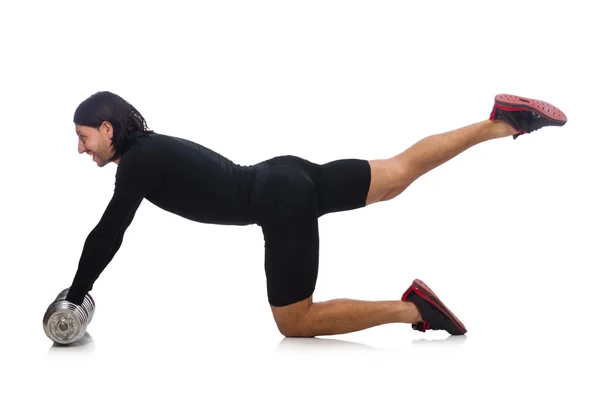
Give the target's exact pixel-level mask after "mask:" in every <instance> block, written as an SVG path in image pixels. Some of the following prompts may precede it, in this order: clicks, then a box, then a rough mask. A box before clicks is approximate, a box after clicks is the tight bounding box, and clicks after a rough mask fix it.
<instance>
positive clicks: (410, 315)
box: [402, 302, 423, 324]
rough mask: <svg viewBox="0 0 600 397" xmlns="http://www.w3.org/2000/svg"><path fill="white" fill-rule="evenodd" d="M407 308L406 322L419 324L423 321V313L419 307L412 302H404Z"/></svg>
mask: <svg viewBox="0 0 600 397" xmlns="http://www.w3.org/2000/svg"><path fill="white" fill-rule="evenodd" d="M402 303H403V304H404V305H405V307H406V320H407V321H406V322H408V323H413V324H414V323H418V322H421V321H423V318H422V317H421V313H419V309H417V305H415V304H414V303H412V302H402Z"/></svg>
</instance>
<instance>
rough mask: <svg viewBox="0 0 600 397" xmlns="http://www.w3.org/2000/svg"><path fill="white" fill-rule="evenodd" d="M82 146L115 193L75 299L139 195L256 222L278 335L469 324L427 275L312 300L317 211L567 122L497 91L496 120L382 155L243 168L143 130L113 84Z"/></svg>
mask: <svg viewBox="0 0 600 397" xmlns="http://www.w3.org/2000/svg"><path fill="white" fill-rule="evenodd" d="M73 121H74V123H75V130H76V132H77V136H78V137H79V142H78V150H79V153H87V154H89V155H91V156H92V159H93V161H95V162H96V164H98V166H99V167H104V166H105V165H106V164H108V163H110V162H114V163H116V164H117V171H116V176H115V188H114V194H113V196H112V199H111V200H110V202H109V203H108V206H107V208H106V210H105V212H104V214H103V215H102V217H101V219H100V221H99V223H98V224H97V226H96V227H95V228H94V229H93V230H92V231H91V232H90V234H89V235H88V237H87V239H86V241H85V244H84V247H83V253H82V255H81V259H80V262H79V266H78V269H77V272H76V274H75V277H74V279H73V282H72V284H71V287H70V289H69V293H68V295H67V298H66V299H67V300H68V301H70V302H72V303H74V304H78V305H80V304H81V303H82V302H83V298H84V296H85V295H86V293H88V292H89V291H91V290H92V287H93V285H94V282H95V281H96V279H97V278H98V276H99V275H100V274H101V272H102V271H103V270H104V268H105V267H106V266H107V265H108V263H109V262H110V261H111V260H112V258H113V257H114V255H115V253H116V252H117V251H118V249H119V247H120V246H121V243H122V241H123V235H124V233H125V230H126V229H127V228H128V227H129V225H130V224H131V222H132V220H133V218H134V215H135V213H136V211H137V209H138V207H139V205H140V204H141V202H142V200H143V199H146V200H148V201H150V202H151V203H153V204H155V205H156V206H158V207H160V208H162V209H164V210H166V211H169V212H172V213H174V214H177V215H179V216H182V217H184V218H187V219H189V220H192V221H196V222H202V223H212V224H220V225H238V226H243V225H254V224H255V225H258V226H260V227H261V228H262V232H263V235H264V240H265V263H264V268H265V273H266V281H267V292H268V301H269V303H270V305H271V310H272V312H273V317H274V319H275V322H276V324H277V327H278V329H279V331H280V332H281V333H282V334H283V335H284V336H288V337H311V336H318V335H334V334H343V333H348V332H354V331H359V330H362V329H366V328H370V327H374V326H377V325H382V324H386V323H395V322H401V323H408V324H412V328H413V329H415V330H417V331H421V332H425V331H427V330H428V329H433V330H435V329H440V330H445V331H447V332H448V333H450V334H452V335H462V334H464V333H466V332H467V330H466V328H465V326H464V325H463V324H462V322H461V321H460V320H459V319H458V318H457V317H456V316H455V315H454V314H453V313H452V312H451V311H450V310H449V309H448V308H447V307H446V306H445V305H444V303H443V302H442V301H441V300H440V299H439V298H438V297H437V296H436V295H435V294H434V293H433V291H432V290H431V289H430V288H429V287H428V286H427V285H426V284H425V283H423V282H422V281H421V280H418V279H417V280H414V281H413V283H412V285H411V286H410V287H409V288H408V289H407V290H406V292H405V293H404V294H403V295H402V297H401V299H400V300H398V301H361V300H352V299H334V300H330V301H326V302H313V301H312V295H313V292H314V289H315V283H316V280H317V273H318V263H319V230H318V218H319V217H321V216H323V215H325V214H328V213H332V212H339V211H348V210H352V209H357V208H361V207H365V206H367V205H371V204H374V203H377V202H380V201H386V200H391V199H392V198H394V197H396V196H398V195H399V194H400V193H402V192H403V191H404V190H405V189H406V188H407V187H408V186H409V185H410V184H411V183H412V182H414V181H415V180H416V179H417V178H419V177H420V176H421V175H423V174H425V173H427V172H429V171H430V170H432V169H434V168H436V167H438V166H439V165H441V164H443V163H445V162H446V161H448V160H450V159H452V158H453V157H455V156H456V155H458V154H460V153H461V152H463V151H465V150H466V149H468V148H470V147H472V146H474V145H476V144H479V143H481V142H484V141H488V140H491V139H496V138H503V137H510V136H512V137H513V139H517V137H519V136H520V135H523V134H528V133H531V132H532V131H534V130H537V129H540V128H542V127H547V126H562V125H564V124H565V123H566V122H567V118H566V116H565V115H564V113H563V112H561V111H560V110H559V109H558V108H556V107H554V106H552V105H550V104H548V103H546V102H543V101H539V100H534V99H528V98H524V97H519V96H514V95H505V94H503V95H497V96H496V97H495V100H494V105H493V109H492V112H491V114H490V117H489V119H486V120H484V121H481V122H477V123H475V124H471V125H469V126H466V127H463V128H459V129H456V130H452V131H449V132H445V133H441V134H435V135H431V136H428V137H425V138H424V139H422V140H420V141H418V142H417V143H415V144H414V145H412V146H411V147H409V148H408V149H406V150H405V151H404V152H402V153H400V154H398V155H396V156H394V157H391V158H387V159H378V160H363V159H341V160H337V161H332V162H329V163H325V164H315V163H312V162H310V161H308V160H305V159H303V158H300V157H296V156H278V157H274V158H271V159H269V160H265V161H263V162H260V163H258V164H254V165H248V166H242V165H238V164H236V163H234V162H232V161H230V160H229V159H227V158H225V157H223V156H221V155H220V154H218V153H216V152H214V151H212V150H210V149H209V148H206V147H204V146H202V145H200V144H198V143H195V142H192V141H189V140H186V139H182V138H178V137H174V136H169V135H164V134H159V133H156V132H154V131H152V130H149V129H148V126H147V124H146V121H145V119H144V118H143V117H142V115H141V114H140V113H139V112H138V111H137V110H136V109H135V108H134V107H133V106H132V105H131V104H129V103H128V102H127V101H125V100H124V99H123V98H121V97H120V96H118V95H116V94H113V93H111V92H98V93H96V94H94V95H92V96H90V97H89V98H87V99H86V100H85V101H83V102H82V103H81V104H80V105H79V106H78V108H77V109H76V111H75V114H74V120H73Z"/></svg>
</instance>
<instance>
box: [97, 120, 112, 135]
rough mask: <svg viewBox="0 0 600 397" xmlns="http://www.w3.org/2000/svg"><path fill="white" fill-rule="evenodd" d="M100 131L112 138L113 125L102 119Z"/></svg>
mask: <svg viewBox="0 0 600 397" xmlns="http://www.w3.org/2000/svg"><path fill="white" fill-rule="evenodd" d="M100 131H101V132H102V133H103V134H106V136H108V138H110V139H112V137H113V126H112V124H111V123H110V122H108V121H103V122H102V124H101V125H100Z"/></svg>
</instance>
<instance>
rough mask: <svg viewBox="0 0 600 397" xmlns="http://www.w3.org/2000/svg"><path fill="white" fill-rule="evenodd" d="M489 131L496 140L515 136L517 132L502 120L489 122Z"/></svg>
mask: <svg viewBox="0 0 600 397" xmlns="http://www.w3.org/2000/svg"><path fill="white" fill-rule="evenodd" d="M488 122H489V123H490V124H489V131H490V133H491V135H492V136H493V137H494V138H505V137H509V136H513V135H514V134H516V133H517V131H516V130H515V129H514V128H513V127H512V126H511V125H509V124H508V123H506V122H504V121H501V120H488Z"/></svg>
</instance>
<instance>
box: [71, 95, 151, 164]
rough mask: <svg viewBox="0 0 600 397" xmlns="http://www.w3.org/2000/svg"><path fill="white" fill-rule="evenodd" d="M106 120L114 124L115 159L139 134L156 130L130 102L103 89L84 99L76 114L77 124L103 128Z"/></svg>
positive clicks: (125, 150)
mask: <svg viewBox="0 0 600 397" xmlns="http://www.w3.org/2000/svg"><path fill="white" fill-rule="evenodd" d="M104 121H108V122H109V123H111V124H112V127H113V137H112V145H113V147H114V148H115V154H114V156H113V157H112V159H111V160H110V161H113V160H115V159H117V158H119V157H121V156H122V155H123V154H125V153H126V152H127V151H128V150H129V148H130V147H131V145H132V144H133V143H134V142H135V140H136V138H137V137H138V136H140V135H142V134H148V133H151V132H153V131H152V130H149V129H148V125H147V124H146V120H145V119H144V118H143V117H142V115H141V114H140V112H138V111H137V109H136V108H134V107H133V106H132V105H131V104H130V103H129V102H127V101H126V100H124V99H123V98H121V97H120V96H118V95H117V94H113V93H112V92H109V91H100V92H97V93H95V94H93V95H91V96H90V97H89V98H87V99H86V100H85V101H83V102H81V104H79V106H78V107H77V109H76V110H75V114H74V115H73V122H74V123H75V124H79V125H83V126H87V127H92V128H99V127H100V126H101V125H102V123H103V122H104Z"/></svg>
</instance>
